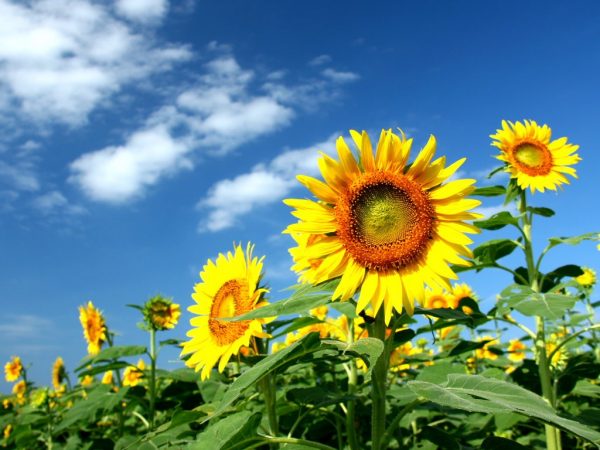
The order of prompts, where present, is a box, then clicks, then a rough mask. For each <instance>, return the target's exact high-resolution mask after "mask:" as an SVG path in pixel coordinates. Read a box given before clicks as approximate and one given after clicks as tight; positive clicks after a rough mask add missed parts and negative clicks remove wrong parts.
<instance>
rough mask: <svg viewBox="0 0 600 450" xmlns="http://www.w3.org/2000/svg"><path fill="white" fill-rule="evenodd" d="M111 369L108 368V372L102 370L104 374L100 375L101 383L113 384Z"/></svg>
mask: <svg viewBox="0 0 600 450" xmlns="http://www.w3.org/2000/svg"><path fill="white" fill-rule="evenodd" d="M113 380H114V378H113V371H112V370H109V371H108V372H104V375H102V381H101V383H102V384H111V385H112V384H113V382H114V381H113Z"/></svg>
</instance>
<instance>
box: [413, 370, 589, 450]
mask: <svg viewBox="0 0 600 450" xmlns="http://www.w3.org/2000/svg"><path fill="white" fill-rule="evenodd" d="M408 386H409V388H410V389H412V390H413V391H414V392H415V393H416V394H418V395H420V396H422V397H425V398H426V399H428V400H430V401H432V402H434V403H438V404H440V405H443V406H447V407H450V408H458V409H463V410H466V411H473V412H482V413H496V412H515V413H519V414H522V415H524V416H527V417H531V418H533V419H537V420H539V421H541V422H544V423H548V424H551V425H554V426H557V427H559V428H562V429H563V430H566V431H569V432H571V433H573V434H575V435H577V436H580V437H582V438H584V439H587V440H589V441H591V442H594V443H595V444H599V443H600V433H599V432H597V431H594V430H592V429H591V428H589V427H588V426H585V425H583V424H581V423H579V422H576V421H574V420H570V419H566V418H564V417H560V416H559V415H557V413H556V412H555V411H554V410H553V409H552V408H551V407H550V405H549V404H548V403H547V402H546V401H545V400H544V399H543V398H542V397H540V396H538V395H535V394H534V393H532V392H529V391H528V390H526V389H524V388H522V387H520V386H517V385H515V384H512V383H508V382H506V381H502V380H497V379H494V378H485V377H482V376H479V375H455V374H451V375H449V376H448V381H447V382H446V383H445V384H443V385H439V384H434V383H428V382H424V381H409V382H408Z"/></svg>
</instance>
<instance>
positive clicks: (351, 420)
mask: <svg viewBox="0 0 600 450" xmlns="http://www.w3.org/2000/svg"><path fill="white" fill-rule="evenodd" d="M347 341H348V345H352V343H353V342H354V320H353V319H348V337H347ZM348 365H349V370H348V395H349V396H350V397H352V396H353V395H354V393H355V392H356V383H357V381H358V373H357V371H356V363H355V362H354V361H350V362H349V363H348ZM346 408H347V412H346V435H347V436H348V446H349V447H350V450H359V449H360V447H359V446H358V438H357V436H356V424H355V416H356V401H355V400H353V399H351V400H348V404H347V405H346Z"/></svg>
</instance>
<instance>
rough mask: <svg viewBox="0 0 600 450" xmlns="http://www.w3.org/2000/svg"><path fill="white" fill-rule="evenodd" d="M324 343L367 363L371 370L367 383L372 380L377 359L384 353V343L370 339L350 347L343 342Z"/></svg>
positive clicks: (364, 339) (360, 340)
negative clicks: (372, 372)
mask: <svg viewBox="0 0 600 450" xmlns="http://www.w3.org/2000/svg"><path fill="white" fill-rule="evenodd" d="M324 343H325V344H328V345H331V346H332V347H334V348H337V349H338V350H340V351H341V352H342V353H351V354H355V355H357V356H359V357H360V358H361V359H362V360H363V361H365V363H367V365H368V366H369V370H368V371H367V373H366V374H365V381H368V380H369V379H370V378H371V371H372V370H373V367H375V363H377V359H378V358H379V357H380V356H381V354H382V353H383V342H382V341H381V340H379V339H375V338H370V337H367V338H363V339H359V340H358V341H355V342H353V343H352V344H350V345H348V344H347V343H345V342H342V341H336V340H329V339H328V340H325V341H324Z"/></svg>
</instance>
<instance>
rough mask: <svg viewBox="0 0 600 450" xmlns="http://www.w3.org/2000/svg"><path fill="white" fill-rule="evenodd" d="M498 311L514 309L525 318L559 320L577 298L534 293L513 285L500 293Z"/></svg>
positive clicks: (521, 286)
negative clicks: (536, 317)
mask: <svg viewBox="0 0 600 450" xmlns="http://www.w3.org/2000/svg"><path fill="white" fill-rule="evenodd" d="M500 297H501V298H500V300H499V302H498V303H499V307H498V308H499V310H503V309H505V308H506V307H509V308H512V309H516V310H517V311H519V312H520V313H521V314H523V315H525V316H539V317H544V318H546V319H560V318H561V317H563V316H564V314H565V311H567V310H569V309H571V308H572V307H573V306H574V305H575V303H576V302H577V297H573V296H570V295H562V294H552V293H542V292H535V291H533V290H532V289H531V288H530V287H529V286H523V285H520V284H513V285H511V286H508V287H507V288H506V289H504V290H503V291H502V292H501V293H500Z"/></svg>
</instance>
